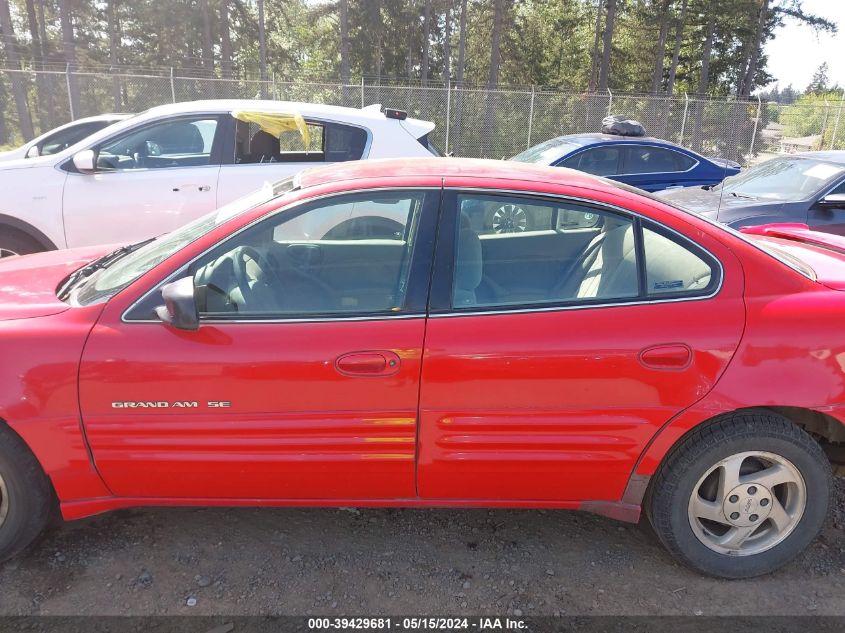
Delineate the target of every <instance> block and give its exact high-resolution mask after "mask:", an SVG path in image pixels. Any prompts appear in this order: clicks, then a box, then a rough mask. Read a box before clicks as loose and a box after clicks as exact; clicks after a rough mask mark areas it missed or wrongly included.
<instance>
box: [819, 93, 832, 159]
mask: <svg viewBox="0 0 845 633" xmlns="http://www.w3.org/2000/svg"><path fill="white" fill-rule="evenodd" d="M829 116H830V104H828V102H827V98H825V99H824V119H822V131H821V137H822V138H821V140H820V141H819V149H820V150H821V149H824V131H825V130H826V129H827V119H828V117H829Z"/></svg>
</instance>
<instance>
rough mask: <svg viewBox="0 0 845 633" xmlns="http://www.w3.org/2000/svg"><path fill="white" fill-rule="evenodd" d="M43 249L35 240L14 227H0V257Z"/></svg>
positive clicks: (25, 253) (36, 251) (37, 251)
mask: <svg viewBox="0 0 845 633" xmlns="http://www.w3.org/2000/svg"><path fill="white" fill-rule="evenodd" d="M43 250H44V247H43V246H41V244H39V243H38V242H37V241H36V240H34V239H32V238H31V237H29V235H27V234H26V233H22V232H21V231H18V230H16V229H9V228H6V227H0V258H2V257H14V256H16V255H29V254H30V253H39V252H41V251H43Z"/></svg>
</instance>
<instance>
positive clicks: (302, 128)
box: [232, 110, 311, 150]
mask: <svg viewBox="0 0 845 633" xmlns="http://www.w3.org/2000/svg"><path fill="white" fill-rule="evenodd" d="M232 116H233V117H235V118H236V119H237V120H238V121H245V122H246V123H255V124H256V125H258V127H260V128H261V129H262V130H264V131H265V132H267V133H268V134H272V135H273V136H275V137H276V138H279V135H280V134H281V133H282V132H290V131H291V130H299V135H300V136H301V137H302V141H303V143H305V149H306V150H307V149H308V148H309V147H311V134H310V133H309V132H308V125H307V124H306V123H305V119H303V118H302V115H301V114H299V112H273V113H270V112H251V111H249V110H234V111H233V112H232Z"/></svg>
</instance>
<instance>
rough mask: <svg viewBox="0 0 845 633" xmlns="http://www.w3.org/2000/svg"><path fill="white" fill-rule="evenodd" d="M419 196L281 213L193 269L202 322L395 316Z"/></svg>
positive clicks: (379, 196)
mask: <svg viewBox="0 0 845 633" xmlns="http://www.w3.org/2000/svg"><path fill="white" fill-rule="evenodd" d="M424 198H425V193H424V192H418V191H405V190H403V191H401V192H376V193H366V194H353V195H344V196H338V197H335V198H332V199H330V200H323V201H320V202H315V203H310V204H308V205H306V206H305V207H303V208H302V209H297V210H295V211H292V212H291V213H286V212H283V213H281V214H278V215H276V216H273V217H271V218H268V219H267V220H265V221H263V222H261V223H260V224H258V225H256V226H255V227H253V228H251V229H249V230H247V231H244V232H243V233H241V234H239V235H236V236H235V237H233V238H231V239H230V240H228V241H227V242H225V243H224V244H222V245H221V246H220V247H218V248H216V249H215V250H214V251H212V252H211V253H210V254H208V255H207V256H205V257H203V258H201V259H200V260H199V261H198V262H197V263H196V264H195V265H193V266H192V267H191V271H190V272H191V274H192V275H193V277H194V283H195V286H196V288H197V296H198V298H199V304H200V313H201V315H202V316H204V317H206V318H217V319H220V318H223V319H230V318H233V317H237V318H239V319H242V318H249V317H264V318H266V317H268V316H276V317H283V318H296V317H307V316H312V315H323V316H333V315H351V314H356V315H360V314H367V315H370V314H395V313H397V312H400V311H401V310H402V309H403V307H404V302H405V290H406V287H407V283H408V275H409V271H410V262H411V255H412V250H413V246H414V239H415V235H416V227H417V223H418V218H419V214H420V211H421V209H422V205H423V201H424Z"/></svg>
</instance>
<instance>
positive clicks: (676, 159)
mask: <svg viewBox="0 0 845 633" xmlns="http://www.w3.org/2000/svg"><path fill="white" fill-rule="evenodd" d="M626 150H627V152H626V159H625V173H626V174H654V173H661V172H673V171H686V170H687V169H689V168H690V167H692V166H693V165H694V164H695V161H694V160H693V159H692V158H690V157H689V156H687V155H685V154H681V153H680V152H675V151H673V150H670V149H666V148H663V147H654V146H651V145H633V146H629V147H627V148H626Z"/></svg>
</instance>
